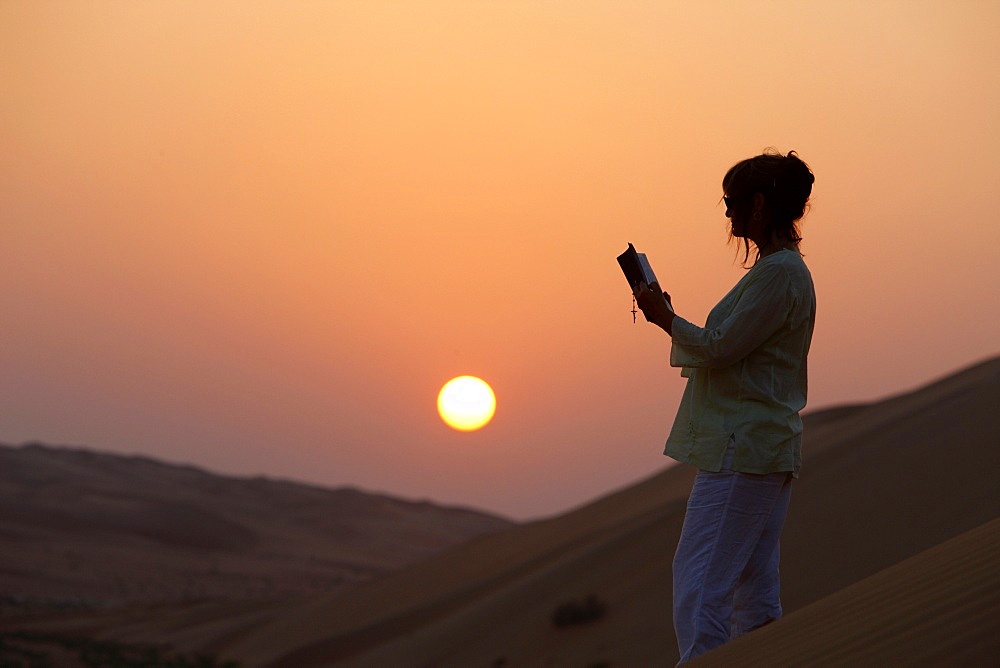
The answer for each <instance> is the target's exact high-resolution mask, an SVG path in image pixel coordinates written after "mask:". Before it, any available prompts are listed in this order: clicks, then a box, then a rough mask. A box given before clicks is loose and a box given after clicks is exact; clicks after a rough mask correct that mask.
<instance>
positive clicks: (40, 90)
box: [0, 0, 1000, 518]
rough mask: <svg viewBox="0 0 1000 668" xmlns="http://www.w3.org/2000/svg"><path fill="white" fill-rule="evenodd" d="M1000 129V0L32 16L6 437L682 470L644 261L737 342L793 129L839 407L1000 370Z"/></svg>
mask: <svg viewBox="0 0 1000 668" xmlns="http://www.w3.org/2000/svg"><path fill="white" fill-rule="evenodd" d="M998 118H1000V4H998V3H995V2H972V1H966V2H961V1H953V0H948V1H944V0H942V1H941V2H877V1H876V2H869V1H865V2H860V1H859V2H744V3H736V2H704V3H693V2H661V3H654V2H613V1H611V0H608V1H606V2H589V1H582V2H581V1H574V2H458V1H456V2H429V1H428V2H404V1H402V0H400V1H393V2H380V1H378V0H363V1H358V2H305V1H293V2H283V1H278V0H275V1H273V2H254V1H249V0H244V1H241V2H232V3H227V2H207V3H206V2H201V1H197V2H194V1H193V2H174V1H171V2H38V1H35V0H25V1H23V2H18V1H12V0H0V266H2V267H3V269H2V273H0V276H2V280H0V313H2V314H3V326H2V327H0V365H2V366H0V441H3V442H7V443H19V442H23V441H27V440H40V441H44V442H49V443H61V444H74V445H86V446H89V447H93V448H98V449H103V450H113V451H118V452H128V453H142V454H148V455H152V456H156V457H159V458H163V459H166V460H168V461H179V462H190V463H195V464H197V465H200V466H204V467H207V468H210V469H212V470H215V471H219V472H224V473H234V474H240V475H257V474H264V475H268V476H273V477H284V478H292V479H296V480H303V481H309V482H315V483H320V484H323V485H328V486H337V485H344V484H349V485H354V486H359V487H362V488H364V489H368V490H377V491H386V492H389V493H392V494H396V495H400V496H404V497H410V498H429V499H432V500H434V501H438V502H442V503H449V504H462V505H471V506H476V507H479V508H483V509H487V510H491V511H495V512H500V513H503V514H507V515H509V516H512V517H515V518H527V517H536V516H539V515H545V514H551V513H555V512H559V511H562V510H565V509H567V508H569V507H571V506H573V505H576V504H579V503H582V502H584V501H587V500H589V499H591V498H593V497H596V496H598V495H601V494H603V493H605V492H607V491H609V490H610V489H613V488H616V487H620V486H623V485H625V484H628V483H630V482H632V481H634V480H636V479H637V478H641V477H645V476H647V475H649V474H651V473H653V472H655V471H657V470H659V469H660V468H661V467H663V466H665V465H667V463H668V461H667V460H666V459H664V458H663V456H662V455H661V454H660V453H661V450H662V443H663V440H664V438H665V436H666V433H667V430H668V428H669V425H670V422H671V420H672V419H673V414H674V411H675V409H676V406H677V402H678V400H679V398H680V393H681V391H682V389H683V381H682V379H681V378H680V377H679V376H678V375H677V373H676V371H675V370H672V369H670V368H669V367H668V366H667V364H666V359H667V352H668V339H667V338H666V336H665V335H663V334H662V333H661V332H659V330H657V329H655V328H654V327H652V326H644V325H643V324H642V323H641V321H640V324H637V325H633V324H632V316H631V314H630V313H629V310H630V308H631V299H630V295H629V293H628V289H627V287H626V286H625V284H624V279H623V278H622V277H621V274H620V271H619V269H618V266H617V263H616V262H615V256H616V255H617V254H618V253H620V252H621V251H622V250H623V249H624V248H625V245H626V243H627V242H629V241H631V242H633V243H635V244H636V246H637V247H638V248H639V250H640V251H644V252H646V253H647V254H648V255H649V258H650V260H651V262H652V263H653V266H654V268H655V269H656V272H657V275H658V276H659V278H660V279H661V281H662V282H663V283H664V284H665V287H666V288H667V289H668V290H669V291H670V292H671V294H672V295H673V296H674V305H675V307H676V308H677V310H678V312H679V313H680V314H681V315H684V316H685V317H687V318H689V319H691V320H694V321H696V322H703V321H704V317H705V316H706V315H707V313H708V311H709V310H710V309H711V307H712V306H713V305H714V304H715V302H716V301H717V300H718V299H719V298H720V297H721V296H722V295H723V294H724V293H725V292H726V291H727V290H728V288H729V287H730V286H731V285H732V284H733V283H734V282H735V281H736V280H737V279H738V278H739V276H740V275H741V273H742V269H740V267H739V266H738V264H737V263H735V262H734V249H733V248H731V247H727V246H726V236H725V222H726V221H725V218H724V215H723V214H724V211H723V209H722V207H721V206H720V205H719V198H720V197H721V195H722V192H721V187H720V182H721V179H722V175H723V174H724V173H725V171H726V170H727V169H728V168H729V167H730V166H731V165H732V164H733V163H734V162H736V161H737V160H740V159H742V158H745V157H749V156H751V155H754V154H756V153H759V152H760V151H761V150H762V149H764V148H765V147H768V146H774V147H776V148H778V149H780V150H782V151H787V150H789V149H795V150H797V151H798V152H799V154H800V155H801V157H802V158H803V159H805V160H806V161H807V162H808V163H809V164H810V166H811V167H812V168H813V170H814V172H815V173H816V178H817V181H816V186H815V189H814V199H813V206H812V211H811V213H810V214H809V215H808V217H807V218H806V219H805V222H804V226H803V230H804V234H805V239H806V241H805V244H804V246H803V250H804V252H805V254H806V261H807V263H808V265H809V266H810V268H811V270H812V272H813V277H814V280H815V282H816V286H817V293H818V299H819V311H818V319H817V328H816V335H815V339H814V344H813V351H812V354H811V357H810V371H811V375H810V392H811V394H810V408H812V409H816V408H821V407H825V406H831V405H834V404H838V403H842V402H854V401H863V400H870V399H876V398H881V397H883V396H886V395H888V394H892V393H895V392H898V391H902V390H906V389H910V388H912V387H914V386H916V385H919V384H921V383H924V382H926V381H929V380H931V379H933V378H936V377H938V376H940V375H943V374H946V373H949V372H951V371H953V370H955V369H957V368H958V367H961V366H963V365H966V364H970V363H973V362H976V361H979V360H981V359H983V358H985V357H988V356H992V355H995V354H997V353H1000V343H998V342H1000V309H998V308H997V295H998V293H1000V261H998V259H997V254H998V251H1000V225H998V224H997V204H996V200H997V183H998V182H1000V129H998V127H1000V123H998V122H997V121H998ZM463 374H471V375H476V376H480V377H482V378H484V379H485V380H487V381H488V382H489V383H490V384H491V385H492V387H493V389H494V390H495V391H496V395H497V412H496V417H495V418H494V419H493V421H492V423H491V424H490V425H488V426H487V427H486V428H484V429H482V430H481V431H477V432H472V433H458V432H455V431H453V430H451V429H449V428H448V427H447V426H445V425H444V424H443V423H442V422H441V420H440V419H439V418H438V416H437V412H436V408H435V400H436V396H437V392H438V390H439V389H440V388H441V386H442V385H443V383H444V382H445V381H447V380H448V379H449V378H452V377H454V376H458V375H463ZM806 438H807V440H806V447H805V468H804V470H803V479H804V480H805V479H806V477H807V476H808V436H807V437H806Z"/></svg>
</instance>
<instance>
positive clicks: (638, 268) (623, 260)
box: [618, 244, 659, 289]
mask: <svg viewBox="0 0 1000 668" xmlns="http://www.w3.org/2000/svg"><path fill="white" fill-rule="evenodd" d="M618 264H619V265H620V266H621V268H622V271H623V272H624V273H625V278H626V279H627V280H628V284H629V287H631V288H633V289H634V288H636V287H637V286H638V285H639V283H645V284H646V285H652V284H653V283H657V281H656V274H654V273H653V268H652V267H651V266H649V260H647V259H646V254H645V253H637V252H636V250H635V246H633V245H632V244H629V245H628V248H627V249H625V252H624V253H622V254H621V255H619V256H618ZM657 285H659V283H657Z"/></svg>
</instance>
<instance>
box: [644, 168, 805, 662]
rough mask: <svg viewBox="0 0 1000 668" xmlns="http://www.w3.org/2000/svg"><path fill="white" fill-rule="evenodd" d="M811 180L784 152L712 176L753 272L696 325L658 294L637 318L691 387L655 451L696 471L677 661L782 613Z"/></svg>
mask: <svg viewBox="0 0 1000 668" xmlns="http://www.w3.org/2000/svg"><path fill="white" fill-rule="evenodd" d="M813 181H814V177H813V174H812V172H811V171H810V170H809V167H808V166H807V165H806V164H805V163H804V162H803V161H802V160H800V159H799V158H798V156H797V155H796V154H795V152H794V151H792V152H790V153H789V154H788V155H781V154H780V153H776V152H767V153H764V154H762V155H758V156H756V157H753V158H749V159H747V160H743V161H741V162H739V163H737V164H736V165H734V166H733V167H732V169H730V170H729V171H728V172H727V173H726V176H725V178H723V180H722V189H723V193H724V197H723V200H724V201H725V204H726V217H727V218H729V219H730V221H731V225H732V228H731V234H732V237H735V238H737V239H742V240H743V246H744V249H745V253H744V258H743V261H744V266H745V265H746V264H747V262H748V261H749V258H750V254H751V251H753V252H754V254H755V259H754V261H753V266H752V267H751V268H750V269H749V270H748V271H747V273H746V274H745V275H744V276H743V278H742V279H740V281H739V282H738V283H737V284H736V286H735V287H733V289H732V290H730V291H729V294H727V295H726V296H725V297H723V298H722V301H720V302H719V303H718V304H717V305H716V306H715V308H714V309H712V312H711V313H710V314H709V316H708V321H707V322H706V323H705V326H704V327H698V326H697V325H694V324H692V323H690V322H688V321H687V320H684V319H683V318H681V317H680V316H677V315H675V314H674V312H673V308H672V306H671V304H670V296H669V295H668V294H667V293H666V292H662V293H661V292H660V288H659V286H656V285H653V286H650V287H647V286H645V285H640V287H639V289H638V290H637V291H636V301H637V302H638V304H639V307H640V308H641V309H642V312H643V314H644V315H645V316H646V320H648V321H649V322H652V323H654V324H655V325H657V326H659V327H660V328H662V329H663V330H665V331H666V332H667V333H668V334H669V335H670V336H671V339H672V341H671V347H670V364H671V366H676V367H682V371H681V375H682V376H684V377H686V378H687V379H688V380H687V386H686V387H685V389H684V395H683V398H682V399H681V403H680V407H679V408H678V411H677V417H676V418H675V420H674V424H673V428H672V429H671V431H670V436H669V437H668V439H667V444H666V450H665V454H667V455H668V456H670V457H673V458H674V459H676V460H678V461H681V462H685V463H687V464H690V465H692V466H695V467H697V468H698V469H699V470H698V474H697V476H696V478H695V482H694V486H693V488H692V490H691V496H690V498H689V499H688V505H687V512H686V514H685V517H684V528H683V529H682V531H681V537H680V542H679V543H678V545H677V552H676V554H675V555H674V564H673V569H674V570H673V573H674V630H675V631H676V633H677V642H678V645H679V648H680V663H684V662H685V661H688V660H689V659H691V658H693V657H695V656H697V655H699V654H702V653H704V652H707V651H708V650H710V649H712V648H714V647H717V646H719V645H722V644H723V643H725V642H727V641H728V640H730V639H732V638H736V637H738V636H740V635H743V634H745V633H747V632H749V631H752V630H753V629H755V628H758V627H760V626H763V625H764V624H767V623H768V622H771V621H773V620H775V619H777V618H778V617H780V616H781V603H780V600H779V586H778V558H779V548H778V539H779V537H780V535H781V528H782V525H783V524H784V521H785V515H786V513H787V511H788V499H789V494H790V491H791V480H792V478H793V477H797V476H798V472H799V467H800V465H801V443H802V421H801V419H800V418H799V411H801V410H802V408H803V407H804V406H805V404H806V355H807V354H808V352H809V343H810V340H811V339H812V332H813V324H814V322H815V316H816V296H815V292H814V291H813V284H812V278H811V276H810V274H809V270H808V269H807V268H806V265H805V262H803V260H802V256H801V254H800V253H799V242H800V241H801V238H802V237H801V235H800V234H799V228H798V224H797V221H798V220H799V219H800V218H802V215H803V213H804V211H805V209H806V204H807V202H808V200H809V195H810V193H811V192H812V184H813Z"/></svg>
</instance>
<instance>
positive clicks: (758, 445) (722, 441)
mask: <svg viewBox="0 0 1000 668" xmlns="http://www.w3.org/2000/svg"><path fill="white" fill-rule="evenodd" d="M815 321H816V293H815V291H814V290H813V283H812V277H811V276H810V274H809V269H808V268H807V267H806V264H805V262H803V260H802V256H801V255H800V254H799V253H797V252H795V251H789V250H783V251H778V252H777V253H773V254H771V255H767V256H765V257H762V258H761V259H760V260H758V261H757V263H756V264H755V265H754V266H753V267H752V268H751V269H750V270H748V271H747V273H746V274H745V275H744V276H743V278H742V279H740V281H739V282H738V283H737V284H736V285H735V287H733V289H732V290H730V291H729V294H727V295H726V296H725V297H723V298H722V301H720V302H719V303H718V304H717V305H716V306H715V308H713V309H712V312H711V313H710V314H709V316H708V320H707V321H706V323H705V327H698V326H697V325H693V324H691V323H690V322H688V321H687V320H684V319H683V318H680V317H677V318H675V319H674V322H673V327H672V335H671V336H672V339H673V341H672V344H671V348H670V365H671V366H676V367H683V369H682V371H681V375H682V376H685V377H686V378H687V379H688V381H687V386H686V387H685V388H684V396H683V397H682V398H681V403H680V406H679V407H678V409H677V417H676V418H675V419H674V426H673V428H672V429H671V430H670V436H669V437H668V438H667V445H666V450H665V451H664V454H666V455H668V456H670V457H673V458H674V459H676V460H678V461H681V462H685V463H688V464H691V465H693V466H696V467H698V468H700V469H704V470H706V471H719V470H720V469H721V468H722V460H723V457H724V456H725V453H726V446H727V445H728V443H729V439H730V438H733V439H734V441H735V453H734V456H733V465H732V469H733V470H734V471H742V472H744V473H776V472H779V471H791V472H792V473H794V474H795V475H796V476H798V472H799V468H800V467H801V465H802V420H801V418H800V417H799V411H800V410H802V408H803V407H804V406H805V405H806V356H807V354H808V352H809V343H810V341H811V340H812V333H813V326H814V325H815Z"/></svg>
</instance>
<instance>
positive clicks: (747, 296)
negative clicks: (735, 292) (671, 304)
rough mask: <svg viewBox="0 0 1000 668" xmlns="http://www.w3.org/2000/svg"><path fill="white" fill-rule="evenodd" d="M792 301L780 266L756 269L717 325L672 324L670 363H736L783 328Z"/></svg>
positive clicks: (788, 284) (689, 364) (717, 364)
mask: <svg viewBox="0 0 1000 668" xmlns="http://www.w3.org/2000/svg"><path fill="white" fill-rule="evenodd" d="M794 299H795V298H794V291H793V288H792V284H791V280H790V277H789V276H788V274H787V272H786V271H785V270H784V269H783V268H782V267H780V266H769V267H760V270H759V271H758V272H757V274H756V275H755V276H754V277H753V279H752V280H751V281H750V282H749V283H748V284H747V286H746V289H744V290H743V292H742V294H741V295H740V297H739V301H737V302H736V304H735V306H734V307H733V309H732V310H731V311H730V312H729V313H728V315H727V316H726V317H725V319H724V320H723V321H722V322H721V323H719V324H718V325H717V326H715V327H712V328H707V327H705V328H703V327H698V326H697V325H693V324H691V323H688V322H686V321H684V320H683V319H681V324H677V323H672V326H671V337H672V338H673V345H672V346H671V350H670V363H671V364H672V365H673V366H690V367H709V368H713V367H725V366H729V365H730V364H734V363H736V362H738V361H740V360H741V359H743V358H744V357H746V356H747V355H749V354H750V353H751V352H753V351H754V350H755V349H756V348H757V347H758V346H760V345H761V344H762V343H763V342H764V341H766V340H767V339H768V338H769V337H770V336H771V335H773V334H774V332H776V331H777V330H778V329H779V328H781V327H782V326H784V325H785V323H786V322H787V319H788V315H789V313H790V311H791V309H792V308H793V302H794Z"/></svg>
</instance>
